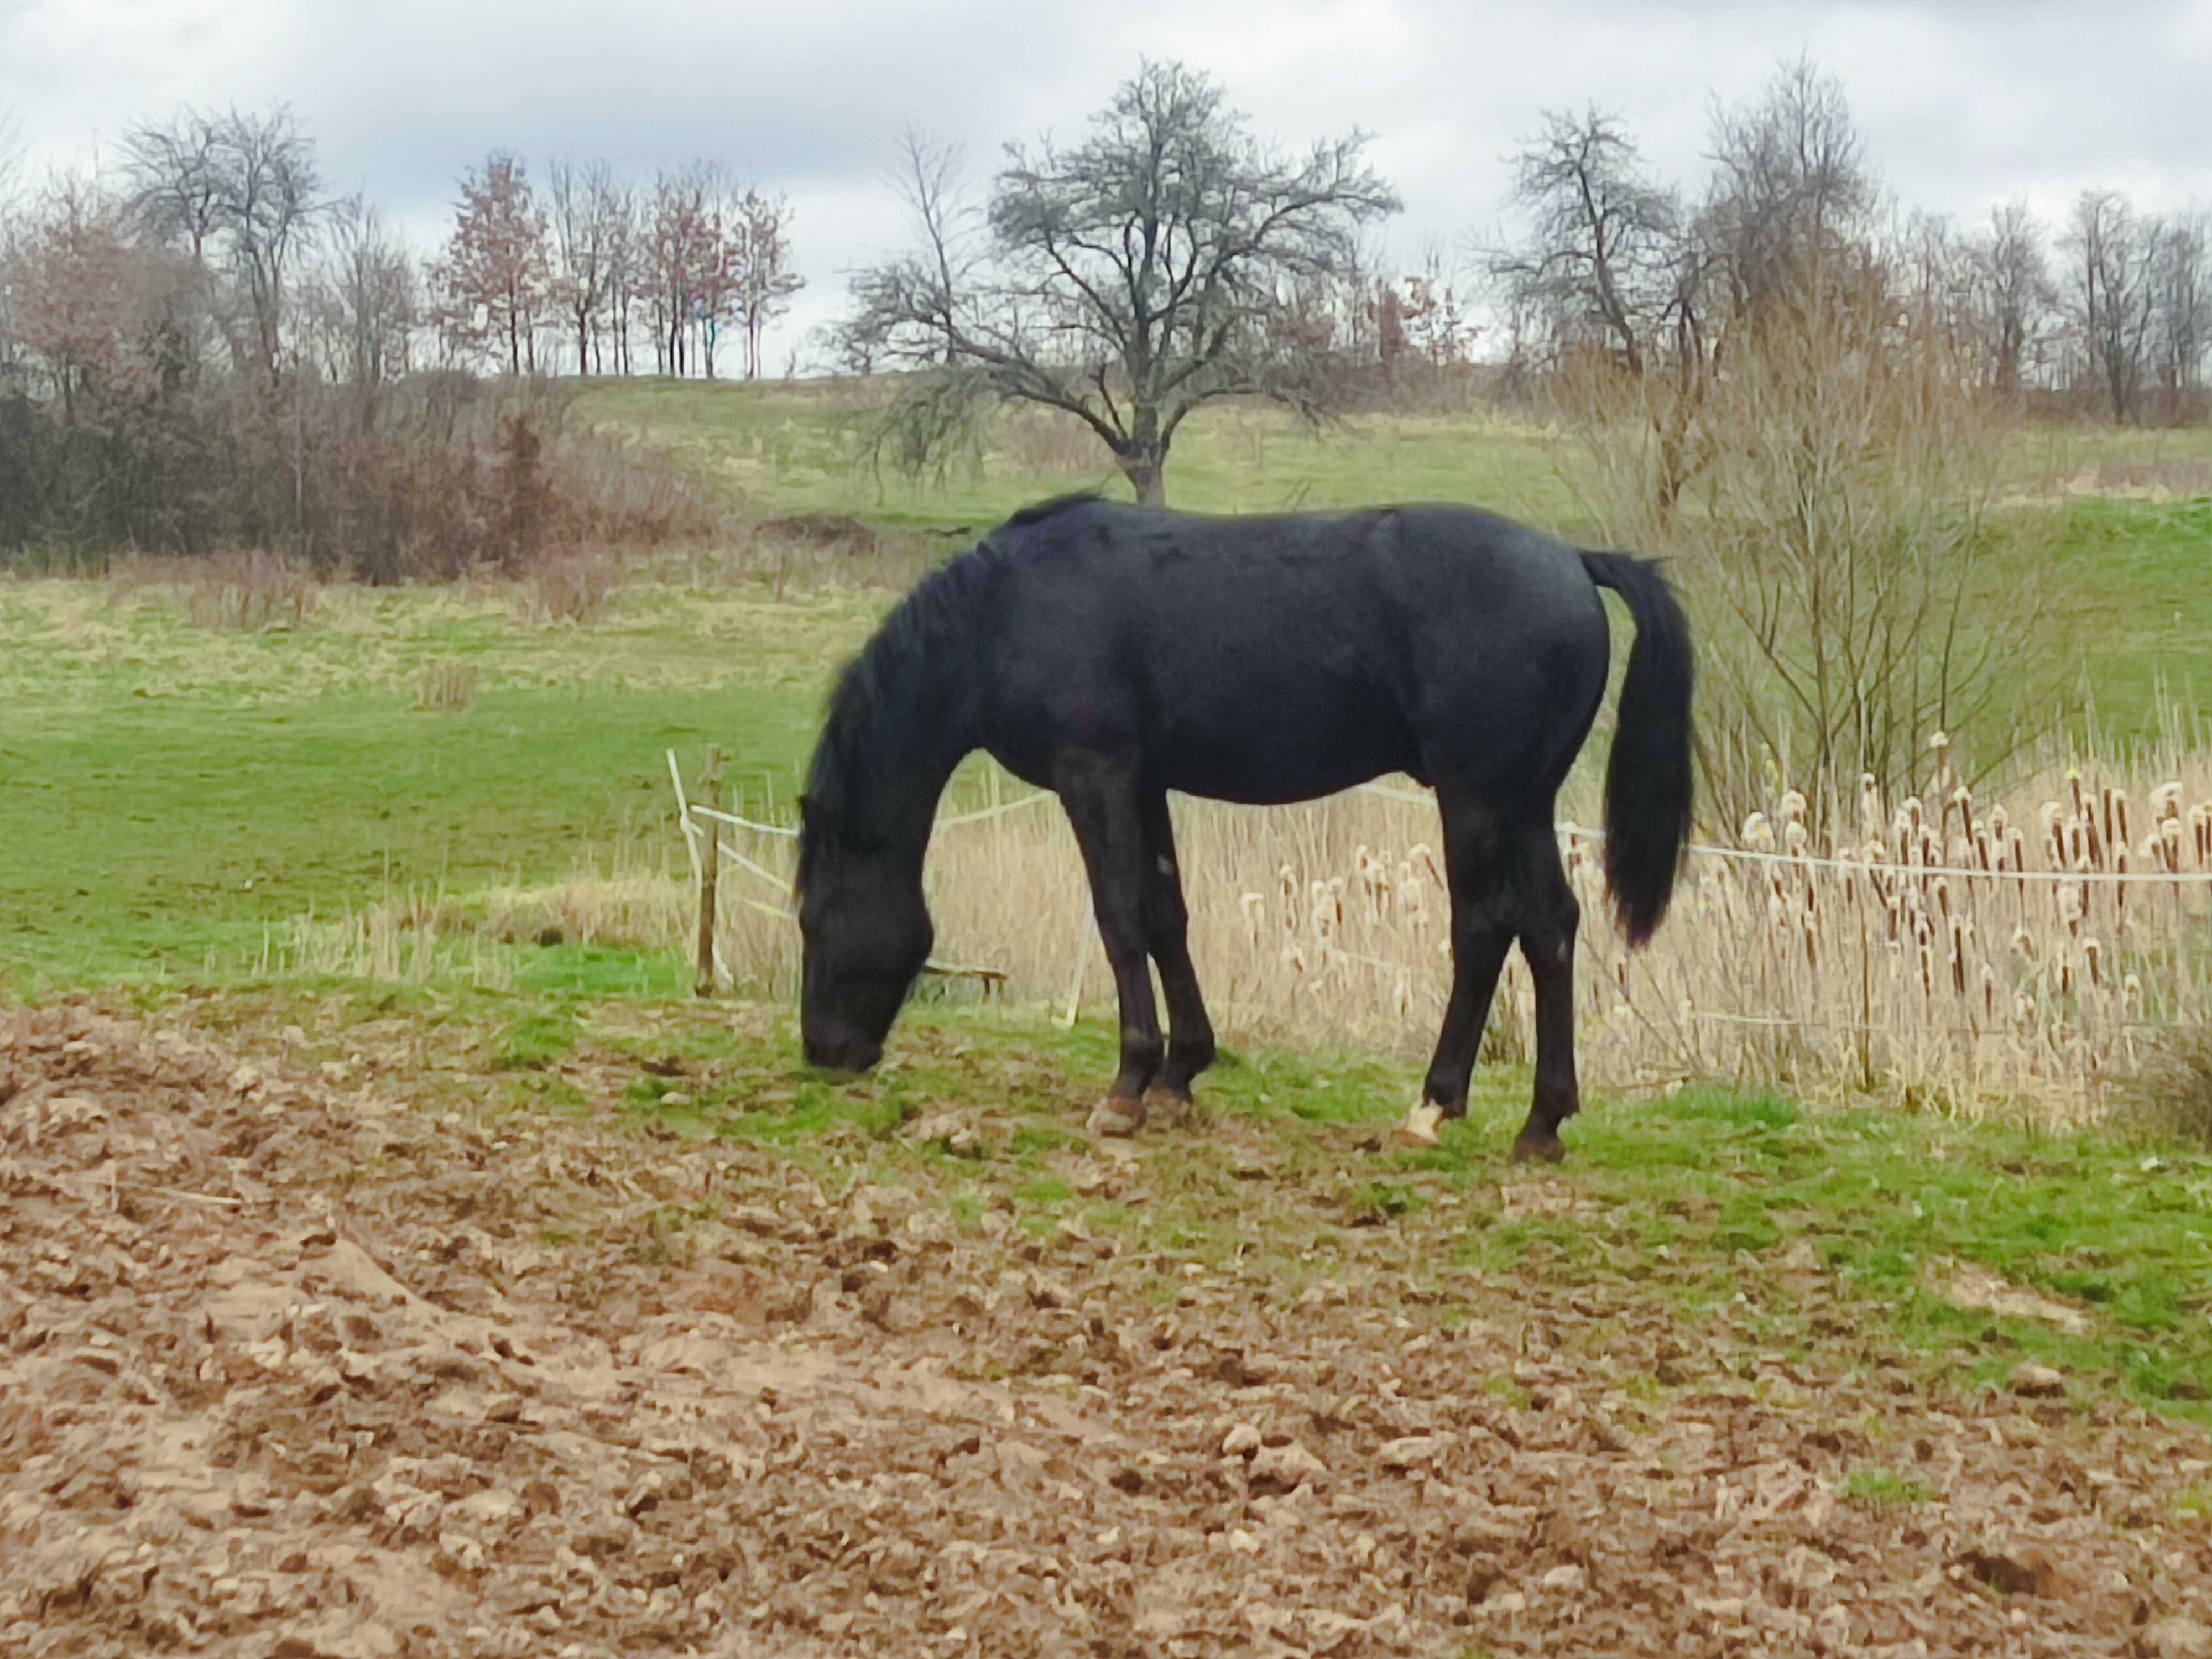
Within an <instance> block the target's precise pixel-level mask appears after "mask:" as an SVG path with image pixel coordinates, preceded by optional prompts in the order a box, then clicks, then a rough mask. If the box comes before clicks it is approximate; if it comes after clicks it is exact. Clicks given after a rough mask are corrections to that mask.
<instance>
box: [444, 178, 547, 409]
mask: <svg viewBox="0 0 2212 1659" xmlns="http://www.w3.org/2000/svg"><path fill="white" fill-rule="evenodd" d="M551 276H552V271H551V260H550V253H549V251H548V248H547V246H546V226H545V215H544V211H543V210H541V209H540V208H539V207H538V197H537V194H536V192H535V191H532V188H531V185H530V179H529V175H528V173H526V170H525V169H524V167H523V164H522V162H521V161H520V159H519V158H518V157H516V156H513V155H508V154H507V153H506V152H504V151H500V150H495V151H494V152H493V153H492V154H491V155H489V156H487V157H486V158H485V160H484V164H483V167H482V168H481V169H480V170H479V169H475V168H471V170H470V171H469V172H468V173H466V174H465V175H464V176H463V178H462V179H461V199H460V202H459V204H458V206H457V207H456V209H455V213H454V220H453V236H452V239H451V240H449V241H448V242H447V246H446V254H445V257H444V258H442V259H441V260H440V261H439V263H438V264H437V265H436V267H435V270H434V271H433V280H434V281H435V283H436V286H437V289H438V291H439V295H440V299H441V305H442V320H443V322H444V325H445V327H446V330H447V334H448V336H449V337H450V338H451V339H452V341H453V343H455V344H456V345H458V346H459V347H461V348H463V349H468V350H473V351H479V352H481V351H487V350H488V351H490V352H492V353H493V354H495V355H497V354H498V353H499V352H500V351H501V348H504V354H505V356H506V358H507V373H509V374H522V373H524V372H525V371H527V372H529V373H530V374H536V373H537V372H538V346H537V328H538V319H539V318H540V317H541V316H543V315H544V313H545V311H546V309H547V306H548V303H549V301H548V290H549V288H550V283H551Z"/></svg>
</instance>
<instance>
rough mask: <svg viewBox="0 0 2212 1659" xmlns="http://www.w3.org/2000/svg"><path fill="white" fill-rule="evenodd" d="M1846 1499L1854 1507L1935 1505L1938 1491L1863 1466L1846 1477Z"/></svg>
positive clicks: (1890, 1473) (1903, 1476) (1919, 1482)
mask: <svg viewBox="0 0 2212 1659" xmlns="http://www.w3.org/2000/svg"><path fill="white" fill-rule="evenodd" d="M1844 1497H1845V1498H1848V1499H1849V1500H1850V1502H1852V1503H1854V1504H1871V1505H1874V1506H1876V1507H1880V1508H1888V1507H1893V1506H1899V1505H1903V1504H1929V1503H1933V1502H1934V1501H1935V1499H1936V1489H1935V1488H1934V1487H1933V1486H1929V1484H1928V1483H1927V1482H1926V1481H1924V1480H1912V1479H1911V1478H1910V1477H1908V1476H1905V1475H1901V1474H1897V1473H1896V1472H1895V1471H1893V1470H1891V1469H1885V1468H1878V1467H1876V1466H1875V1465H1872V1464H1862V1465H1861V1466H1860V1467H1859V1468H1855V1469H1853V1470H1852V1471H1851V1472H1850V1474H1849V1475H1848V1476H1847V1477H1845V1479H1844Z"/></svg>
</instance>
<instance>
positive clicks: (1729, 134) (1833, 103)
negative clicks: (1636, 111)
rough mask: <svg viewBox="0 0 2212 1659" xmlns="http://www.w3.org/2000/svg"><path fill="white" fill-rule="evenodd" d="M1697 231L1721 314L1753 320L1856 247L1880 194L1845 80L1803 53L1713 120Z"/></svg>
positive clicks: (1818, 276)
mask: <svg viewBox="0 0 2212 1659" xmlns="http://www.w3.org/2000/svg"><path fill="white" fill-rule="evenodd" d="M1711 159H1712V163H1713V175H1712V182H1711V187H1710V190H1709V191H1708V194H1707V197H1706V200H1705V210H1704V213H1703V214H1702V216H1701V218H1700V223H1699V240H1700V241H1701V242H1702V243H1703V245H1704V259H1703V264H1704V265H1705V273H1706V275H1707V276H1708V277H1709V278H1712V279H1717V282H1718V283H1719V285H1720V287H1721V289H1722V292H1723V295H1724V296H1725V305H1724V311H1725V313H1726V315H1727V316H1729V317H1731V318H1735V319H1747V318H1752V317H1756V316H1758V315H1759V314H1760V313H1763V312H1764V311H1765V310H1766V309H1767V308H1768V307H1771V306H1772V305H1774V304H1776V303H1778V302H1780V301H1784V300H1785V299H1787V298H1789V297H1790V296H1792V295H1802V293H1803V291H1804V290H1805V289H1806V287H1807V285H1808V283H1818V282H1819V281H1820V279H1821V278H1822V277H1823V276H1824V275H1825V274H1826V268H1827V266H1828V265H1829V264H1831V263H1832V259H1833V258H1834V257H1836V256H1838V255H1840V254H1842V253H1844V252H1845V251H1846V250H1848V249H1849V248H1850V247H1851V246H1853V245H1854V244H1857V243H1859V242H1860V241H1861V240H1863V238H1862V233H1863V232H1864V231H1865V230H1866V229H1867V228H1868V222H1869V216H1870V215H1871V214H1872V213H1873V211H1874V210H1875V206H1876V205H1877V203H1878V200H1879V197H1880V191H1879V190H1878V187H1877V185H1876V182H1875V176H1874V173H1873V171H1872V169H1871V168H1870V167H1869V165H1868V162H1867V159H1866V150H1865V145H1864V143H1863V140H1862V139H1861V137H1860V136H1859V131H1858V127H1857V123H1856V122H1854V121H1853V119H1852V118H1851V112H1850V104H1849V102H1848V101H1847V100H1845V98H1844V88H1843V83H1842V82H1840V81H1838V80H1837V79H1836V77H1835V76H1832V75H1830V74H1827V73H1826V72H1824V71H1822V70H1819V69H1817V68H1816V67H1814V65H1813V64H1811V63H1810V62H1808V61H1805V60H1802V59H1801V60H1800V61H1799V62H1797V63H1796V64H1793V65H1791V66H1790V68H1788V69H1786V70H1783V71H1782V72H1781V73H1780V74H1778V76H1775V78H1774V79H1773V80H1772V81H1771V82H1769V83H1768V85H1767V88H1766V90H1765V93H1764V94H1762V95H1761V96H1760V97H1759V98H1757V99H1755V100H1753V101H1752V102H1750V103H1748V104H1746V105H1744V106H1741V107H1740V108H1736V109H1721V110H1717V111H1716V112H1715V115H1714V120H1713V149H1712V156H1711Z"/></svg>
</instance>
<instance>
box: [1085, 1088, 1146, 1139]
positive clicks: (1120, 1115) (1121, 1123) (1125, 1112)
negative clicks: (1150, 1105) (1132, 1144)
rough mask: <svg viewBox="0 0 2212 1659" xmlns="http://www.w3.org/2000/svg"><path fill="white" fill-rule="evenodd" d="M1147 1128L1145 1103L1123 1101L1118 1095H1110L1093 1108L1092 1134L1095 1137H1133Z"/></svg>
mask: <svg viewBox="0 0 2212 1659" xmlns="http://www.w3.org/2000/svg"><path fill="white" fill-rule="evenodd" d="M1143 1127H1145V1103H1144V1102H1143V1101H1141V1100H1123V1099H1122V1098H1121V1097H1120V1096H1118V1095H1109V1096H1107V1097H1106V1098H1105V1099H1103V1100H1102V1101H1100V1102H1099V1103H1098V1104H1097V1106H1096V1107H1094V1108H1092V1109H1091V1123H1090V1128H1091V1133H1092V1134H1094V1135H1133V1134H1134V1133H1137V1131H1138V1130H1139V1129H1141V1128H1143Z"/></svg>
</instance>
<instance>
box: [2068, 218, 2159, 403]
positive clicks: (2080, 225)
mask: <svg viewBox="0 0 2212 1659" xmlns="http://www.w3.org/2000/svg"><path fill="white" fill-rule="evenodd" d="M2158 237H2159V228H2158V225H2157V222H2155V221H2148V222H2147V221H2145V220H2143V219H2142V218H2139V217H2138V216H2136V211H2135V209H2134V208H2133V206H2131V205H2130V203H2129V201H2128V198H2127V197H2124V196H2123V195H2121V194H2120V193H2119V192H2118V191H2112V190H2085V191H2082V192H2081V195H2080V196H2079V197H2075V203H2074V210H2073V212H2072V214H2071V215H2070V216H2069V218H2068V221H2067V229H2066V238H2065V241H2064V243H2063V246H2064V249H2065V252H2066V255H2067V258H2068V262H2069V278H2068V286H2069V294H2068V296H2067V297H2068V301H2069V308H2070V309H2071V311H2072V313H2073V321H2074V324H2075V328H2076V330H2077V331H2079V336H2080V340H2081V351H2082V356H2083V366H2084V368H2086V369H2087V373H2088V374H2089V375H2090V376H2091V377H2092V378H2093V380H2096V381H2098V382H2099V383H2100V384H2101V386H2102V387H2103V390H2104V392H2105V395H2106V398H2107V399H2108V400H2109V401H2110V403H2111V405H2112V418H2113V419H2114V420H2115V421H2123V422H2124V421H2126V420H2128V419H2130V418H2131V417H2132V416H2134V414H2135V412H2136V403H2137V398H2138V395H2139V394H2140V393H2141V392H2142V376H2143V358H2144V355H2145V349H2146V347H2147V346H2148V343H2149V340H2150V331H2151V323H2152V319H2153V317H2154V286H2153V283H2152V268H2153V260H2154V256H2155V254H2156V252H2157V245H2158Z"/></svg>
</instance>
